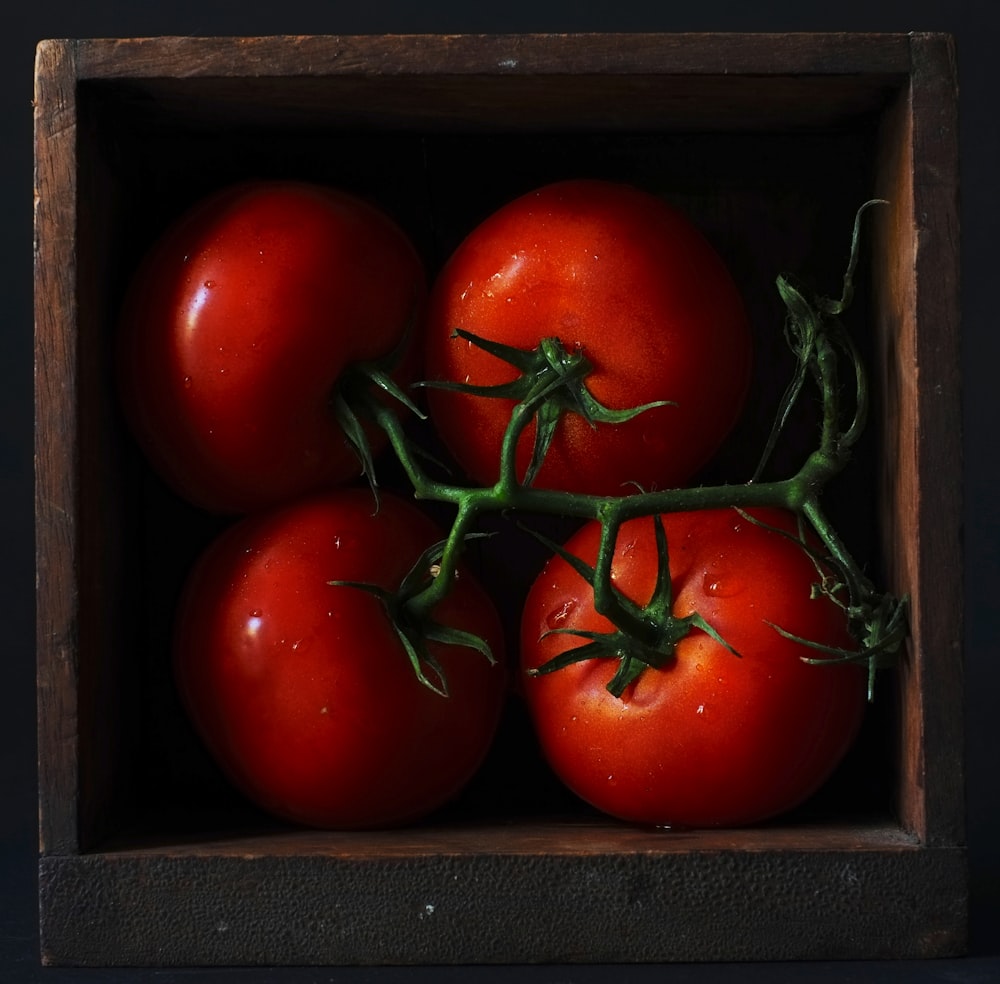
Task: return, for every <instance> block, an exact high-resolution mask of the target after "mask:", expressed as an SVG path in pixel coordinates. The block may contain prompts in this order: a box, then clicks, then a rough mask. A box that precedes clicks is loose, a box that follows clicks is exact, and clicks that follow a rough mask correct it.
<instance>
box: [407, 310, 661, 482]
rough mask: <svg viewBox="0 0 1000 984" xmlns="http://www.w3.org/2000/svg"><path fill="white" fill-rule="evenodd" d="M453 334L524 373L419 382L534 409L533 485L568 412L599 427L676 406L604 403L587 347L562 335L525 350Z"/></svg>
mask: <svg viewBox="0 0 1000 984" xmlns="http://www.w3.org/2000/svg"><path fill="white" fill-rule="evenodd" d="M452 337H454V338H462V339H465V340H466V341H467V342H469V343H471V344H472V345H475V346H477V347H478V348H481V349H482V350H483V351H484V352H487V353H489V354H490V355H492V356H495V357H496V358H498V359H501V360H502V361H504V362H507V363H509V364H510V365H512V366H513V367H514V368H515V369H517V370H518V372H519V373H520V375H519V376H518V377H517V378H516V379H513V380H511V381H509V382H505V383H495V384H490V385H479V384H475V383H456V382H453V381H450V380H424V381H421V382H419V383H417V384H415V385H417V386H423V387H428V388H432V389H442V390H449V391H451V392H455V393H466V394H469V395H471V396H481V397H493V398H498V399H505V400H514V401H516V402H518V403H521V404H523V405H524V406H526V407H527V408H529V410H530V411H531V412H532V413H533V414H534V415H535V439H534V444H533V446H532V452H531V459H530V461H529V464H528V467H527V470H526V472H525V476H524V484H525V485H531V484H532V483H533V482H534V480H535V478H537V476H538V472H539V471H540V469H541V467H542V464H543V462H544V461H545V456H546V455H547V454H548V451H549V448H550V447H551V445H552V441H553V439H554V437H555V434H556V430H557V428H558V425H559V422H560V420H561V419H562V417H563V415H564V414H566V413H574V414H576V415H577V416H580V417H582V418H583V419H584V420H586V421H587V423H589V424H590V426H591V427H596V426H597V425H598V424H621V423H624V422H625V421H628V420H631V419H632V418H633V417H636V416H638V415H639V414H641V413H645V412H646V411H647V410H652V409H653V408H654V407H661V406H673V405H675V404H674V403H673V402H672V401H670V400H656V401H653V402H651V403H644V404H642V405H641V406H637V407H627V408H624V409H618V410H616V409H613V408H611V407H606V406H604V404H602V403H601V402H600V401H599V400H597V399H596V398H595V397H594V395H593V394H592V393H591V392H590V390H589V389H588V388H587V385H586V377H587V376H588V375H589V373H590V372H591V371H592V369H593V366H592V365H591V363H590V361H589V360H588V359H587V357H586V355H585V354H584V351H583V349H582V347H577V348H574V349H573V350H572V351H571V350H569V349H567V348H566V347H565V346H564V345H563V343H562V342H561V341H560V340H559V339H558V338H554V337H553V338H543V339H542V340H541V341H540V342H539V344H538V346H537V347H536V348H534V349H520V348H516V347H514V346H511V345H506V344H504V343H502V342H496V341H493V340H491V339H488V338H482V337H480V336H479V335H475V334H473V333H472V332H470V331H466V330H464V329H462V328H456V329H455V330H454V331H453V332H452Z"/></svg>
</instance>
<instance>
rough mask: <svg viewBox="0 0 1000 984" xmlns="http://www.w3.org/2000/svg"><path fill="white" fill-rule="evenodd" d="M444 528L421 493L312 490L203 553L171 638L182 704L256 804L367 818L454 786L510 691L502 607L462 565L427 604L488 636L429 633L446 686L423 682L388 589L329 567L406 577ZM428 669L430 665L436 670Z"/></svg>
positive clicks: (441, 617)
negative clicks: (414, 498) (442, 594)
mask: <svg viewBox="0 0 1000 984" xmlns="http://www.w3.org/2000/svg"><path fill="white" fill-rule="evenodd" d="M439 539H441V533H440V531H439V530H438V529H437V528H436V526H435V524H434V523H433V522H432V521H431V520H430V519H428V518H427V517H426V516H425V515H424V514H423V513H421V512H420V511H419V510H418V509H417V507H416V506H414V505H412V504H410V503H408V502H406V501H404V500H402V499H400V498H397V497H395V496H393V495H391V494H388V493H383V494H382V496H381V507H380V509H379V510H378V512H377V513H376V512H375V510H374V509H373V500H372V496H371V494H370V492H369V491H368V490H367V489H339V490H335V491H333V492H327V493H318V494H315V495H313V496H309V497H306V498H305V499H303V500H299V501H296V502H295V503H291V504H287V505H284V506H281V507H278V508H277V509H275V510H270V511H266V512H259V513H256V514H254V515H253V516H250V517H244V518H243V519H242V520H240V521H238V522H237V523H235V524H234V525H233V526H231V527H229V528H228V529H227V530H226V531H225V532H224V533H223V534H222V535H221V537H220V538H219V539H217V540H216V541H214V542H213V543H212V544H211V545H210V546H209V548H208V550H207V551H206V552H205V553H204V554H203V556H202V557H201V558H200V559H199V561H198V562H197V564H196V566H195V568H194V570H193V571H192V573H191V575H190V577H189V579H188V581H187V583H186V585H185V588H184V591H183V594H182V599H181V602H180V606H179V609H178V614H177V623H176V632H175V638H174V659H175V670H176V679H177V682H178V688H179V693H180V695H181V698H182V701H183V704H184V705H185V707H186V708H187V710H188V712H189V714H190V717H191V720H192V721H193V723H194V726H195V728H196V730H197V731H198V732H199V734H200V735H201V737H202V739H203V740H204V742H205V745H206V747H207V748H208V750H209V752H210V753H211V754H212V755H213V756H214V758H215V759H216V761H217V762H218V763H219V765H220V766H221V767H222V769H223V770H224V772H225V773H226V774H227V775H228V776H229V777H230V778H231V780H232V782H233V783H234V784H235V786H236V787H238V788H239V789H240V790H242V791H243V792H244V793H245V794H246V796H247V797H249V798H250V799H251V800H252V801H254V802H256V803H257V804H258V805H259V806H261V807H262V808H264V809H265V810H267V811H269V812H271V813H273V814H275V815H277V816H279V817H282V818H285V819H288V820H291V821H294V822H297V823H302V824H306V825H312V826H317V827H329V828H361V827H379V826H387V825H393V824H399V823H403V822H405V821H409V820H413V819H415V818H417V817H420V816H423V815H425V814H427V813H429V812H430V811H432V810H434V809H436V808H437V807H439V806H441V805H442V804H444V803H446V802H447V801H449V800H450V799H451V798H452V797H453V796H454V795H455V794H456V793H457V792H458V791H459V790H460V789H461V788H462V787H463V786H464V785H465V783H466V782H467V781H468V780H469V778H470V777H471V776H472V775H473V773H474V772H475V771H476V769H477V768H478V766H479V765H480V763H481V761H482V759H483V758H484V756H485V754H486V752H487V750H488V748H489V745H490V743H491V740H492V738H493V735H494V731H495V729H496V726H497V723H498V719H499V715H500V710H501V706H502V703H503V698H504V695H505V693H506V685H507V680H506V671H505V668H504V666H503V638H502V631H501V626H500V622H499V618H498V616H497V613H496V610H495V608H494V607H493V604H492V602H491V600H490V599H489V598H488V596H487V595H486V594H485V592H484V591H483V589H482V588H481V587H480V586H479V585H478V583H477V582H476V581H475V580H474V579H473V577H472V576H471V575H470V574H469V572H468V571H465V570H461V572H460V576H459V577H458V578H457V580H456V583H455V585H454V587H453V589H452V590H451V591H450V592H449V594H448V596H447V597H446V599H445V600H444V601H443V602H441V603H440V604H439V605H438V607H437V608H436V609H435V610H434V612H433V616H434V618H435V619H436V620H437V621H439V622H442V623H444V624H447V625H450V626H453V627H457V628H459V629H464V630H468V631H471V632H474V633H476V634H477V635H479V636H480V637H481V638H483V639H485V640H486V641H487V642H488V644H489V645H490V647H491V649H492V652H493V654H494V657H495V658H496V662H495V663H490V662H489V660H488V659H487V658H486V657H485V656H484V655H483V654H482V653H480V652H477V651H475V650H473V649H471V648H468V647H464V646H455V645H443V644H437V643H432V644H430V651H431V653H432V654H433V655H434V656H436V657H437V660H438V662H439V664H440V666H441V668H442V670H443V673H444V676H445V679H446V681H447V687H448V696H442V695H441V694H439V693H436V692H435V691H433V690H431V689H430V688H429V687H427V686H425V685H424V684H423V683H421V682H419V681H418V679H417V676H416V674H415V673H414V670H413V667H412V665H411V663H410V661H409V658H408V656H407V653H406V650H405V649H404V648H403V645H402V643H401V642H400V640H399V637H398V635H397V634H396V632H395V631H394V629H393V627H392V624H391V622H390V620H389V617H388V615H387V609H386V607H385V606H384V605H383V603H382V601H381V600H380V599H379V598H377V597H375V596H374V595H372V594H370V593H369V592H367V591H364V590H361V589H359V588H357V587H353V586H349V585H331V584H330V583H329V582H330V581H342V580H348V581H361V582H365V583H370V584H376V585H379V586H381V587H383V588H385V589H387V590H391V589H395V588H397V587H398V585H399V584H400V581H401V580H402V578H403V576H404V575H405V574H406V573H407V571H408V570H409V568H410V567H411V566H412V565H414V564H415V562H416V561H417V559H418V558H419V557H420V556H421V553H422V551H423V550H424V549H425V548H426V547H428V546H430V545H431V544H432V543H435V542H437V541H438V540H439ZM432 679H433V678H432Z"/></svg>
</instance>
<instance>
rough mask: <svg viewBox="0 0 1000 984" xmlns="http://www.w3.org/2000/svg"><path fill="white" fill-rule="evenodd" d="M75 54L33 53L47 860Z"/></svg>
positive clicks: (66, 515)
mask: <svg viewBox="0 0 1000 984" xmlns="http://www.w3.org/2000/svg"><path fill="white" fill-rule="evenodd" d="M75 81H76V76H75V63H74V47H73V45H72V44H70V43H62V42H47V43H43V44H42V45H40V46H39V49H38V56H37V68H36V88H35V127H36V130H35V325H36V328H35V406H36V411H35V412H36V421H35V435H36V437H35V462H36V464H35V470H36V474H35V490H36V491H35V516H36V520H35V523H36V557H37V561H36V567H37V570H36V578H37V595H36V611H37V615H36V618H37V640H38V641H37V646H38V716H39V728H40V731H39V750H40V756H39V757H40V762H39V786H40V791H41V803H40V823H41V832H40V837H41V847H42V850H43V852H48V853H56V854H65V853H72V852H73V851H75V850H76V849H77V847H78V841H77V823H76V806H77V803H78V798H79V786H78V772H79V770H78V754H79V744H80V721H79V716H78V707H77V699H76V696H77V692H76V682H77V669H78V655H79V649H78V639H79V629H80V596H79V591H78V585H77V562H78V559H79V539H80V529H79V522H78V519H79V517H78V513H77V503H78V491H79V467H78V465H79V445H78V441H77V413H76V405H77V403H76V396H77V386H78V373H77V351H76V346H75V343H74V338H73V334H72V332H71V331H69V330H68V326H71V325H73V324H75V320H76V296H75V282H76V252H75V246H76V234H75V233H76V211H75V200H76V186H77V175H76V136H77V120H76V98H75V97H76V93H75Z"/></svg>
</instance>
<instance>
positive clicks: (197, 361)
mask: <svg viewBox="0 0 1000 984" xmlns="http://www.w3.org/2000/svg"><path fill="white" fill-rule="evenodd" d="M425 295H426V284H425V278H424V272H423V267H422V264H421V261H420V259H419V257H418V256H417V253H416V251H415V250H414V247H413V246H412V244H411V243H410V242H409V240H408V239H407V238H406V237H405V236H404V234H403V232H402V231H401V230H400V229H399V228H398V226H396V225H395V224H394V223H393V222H392V221H391V220H390V219H389V218H388V217H387V216H386V215H385V214H383V213H382V212H381V211H379V210H377V209H376V208H374V207H373V206H371V205H369V204H367V203H366V202H363V201H361V200H360V199H358V198H355V197H353V196H351V195H348V194H346V193H343V192H341V191H337V190H334V189H331V188H325V187H320V186H316V185H310V184H305V183H296V182H250V183H244V184H240V185H236V186H233V187H229V188H227V189H225V190H223V191H221V192H219V193H217V194H215V195H213V196H210V197H209V198H208V199H206V200H204V201H202V202H201V203H199V204H197V205H195V206H194V208H193V209H191V210H190V211H189V212H188V213H186V214H185V215H184V216H182V217H181V218H180V219H179V220H178V221H177V222H176V223H175V224H174V225H173V226H172V227H171V228H170V229H169V230H168V231H167V232H166V233H165V235H164V236H163V237H162V238H161V239H160V240H159V241H158V242H157V243H156V244H155V246H154V247H153V249H152V251H151V252H150V254H149V256H147V257H146V259H145V260H144V262H143V263H142V264H141V266H140V268H139V270H138V272H137V274H136V275H135V277H134V280H133V282H132V284H131V287H130V290H129V292H128V296H127V299H126V302H125V306H124V313H123V317H122V320H121V331H120V352H119V366H118V368H119V382H120V385H119V389H120V391H121V396H122V401H123V405H124V408H125V411H126V416H127V417H128V420H129V422H130V424H131V427H132V429H133V431H134V433H135V435H136V437H137V439H138V441H139V443H140V444H141V445H142V447H143V449H144V450H145V452H146V455H147V457H148V458H149V459H150V461H151V462H152V464H153V466H154V467H155V468H156V469H157V470H158V471H159V473H160V474H161V475H162V477H163V478H164V479H165V480H166V482H167V483H168V484H169V485H171V486H172V487H173V488H174V489H175V491H177V492H178V493H179V494H180V495H182V496H184V497H185V498H186V499H188V500H190V501H191V502H193V503H194V504H195V505H198V506H201V507H203V508H205V509H207V510H210V511H213V512H219V513H224V514H225V513H243V512H250V511H252V510H254V509H258V508H261V507H266V506H270V505H274V504H277V503H278V502H281V501H284V500H286V499H289V498H291V497H293V496H296V495H299V494H302V493H305V492H308V491H313V490H316V489H320V488H325V487H329V486H332V485H335V484H338V483H341V482H344V481H346V480H347V479H350V478H354V477H356V476H357V475H358V474H360V471H361V469H360V465H359V461H358V458H357V456H356V455H355V453H354V451H353V449H352V448H351V447H350V446H349V445H348V443H347V442H346V441H345V438H344V434H343V431H342V429H341V428H340V426H339V425H338V423H337V421H336V418H335V416H334V413H333V412H332V408H331V397H332V393H333V390H334V387H335V386H336V384H337V381H338V379H339V378H340V377H341V374H342V373H343V371H344V370H345V368H346V367H348V366H349V365H351V364H352V363H355V362H358V361H362V360H366V359H373V358H376V357H378V356H383V355H385V354H387V353H389V352H391V351H392V350H393V349H394V348H395V347H396V346H398V345H399V343H400V340H401V339H402V338H403V337H404V335H405V332H406V329H407V326H408V325H409V324H411V323H412V321H413V319H414V317H415V316H417V315H419V314H421V312H422V307H423V303H424V300H425ZM413 371H414V370H413V366H412V365H411V366H410V368H409V373H410V375H412V374H413Z"/></svg>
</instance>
